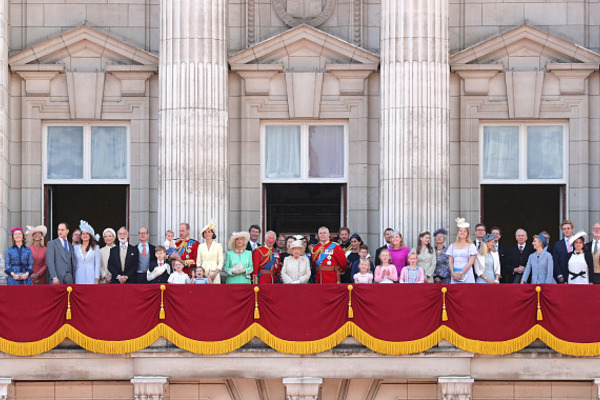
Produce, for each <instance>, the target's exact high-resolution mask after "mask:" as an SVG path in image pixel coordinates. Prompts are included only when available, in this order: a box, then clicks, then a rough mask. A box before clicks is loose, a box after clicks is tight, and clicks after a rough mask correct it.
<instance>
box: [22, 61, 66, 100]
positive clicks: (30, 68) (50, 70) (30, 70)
mask: <svg viewBox="0 0 600 400" xmlns="http://www.w3.org/2000/svg"><path fill="white" fill-rule="evenodd" d="M11 70H12V72H15V73H16V74H17V75H19V76H20V77H21V78H23V80H25V93H26V95H27V96H49V95H50V82H51V81H52V79H54V78H56V76H57V75H58V74H59V73H62V72H64V71H65V66H64V65H61V64H55V65H43V64H25V65H15V66H13V67H12V68H11Z"/></svg>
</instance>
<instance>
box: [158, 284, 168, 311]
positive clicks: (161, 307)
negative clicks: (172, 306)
mask: <svg viewBox="0 0 600 400" xmlns="http://www.w3.org/2000/svg"><path fill="white" fill-rule="evenodd" d="M166 288H167V287H166V286H165V285H160V312H159V313H158V319H165V298H164V294H165V289H166Z"/></svg>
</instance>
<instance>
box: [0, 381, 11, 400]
mask: <svg viewBox="0 0 600 400" xmlns="http://www.w3.org/2000/svg"><path fill="white" fill-rule="evenodd" d="M11 384H12V379H11V378H0V400H6V399H8V388H9V386H10V385H11Z"/></svg>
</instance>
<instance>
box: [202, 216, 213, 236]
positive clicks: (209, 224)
mask: <svg viewBox="0 0 600 400" xmlns="http://www.w3.org/2000/svg"><path fill="white" fill-rule="evenodd" d="M216 228H217V223H216V222H215V220H214V219H213V220H212V221H210V222H209V223H208V224H207V225H205V226H204V228H202V230H201V231H200V232H201V233H202V235H204V231H206V230H207V229H210V230H211V231H213V232H214V231H215V229H216Z"/></svg>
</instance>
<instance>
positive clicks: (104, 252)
mask: <svg viewBox="0 0 600 400" xmlns="http://www.w3.org/2000/svg"><path fill="white" fill-rule="evenodd" d="M116 237H117V234H116V233H115V230H114V229H112V228H106V229H105V230H104V232H102V238H103V239H104V243H106V246H104V247H103V248H101V249H100V283H110V280H111V278H112V277H111V276H110V272H108V257H110V249H112V248H113V247H115V239H116Z"/></svg>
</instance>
